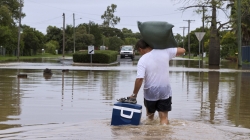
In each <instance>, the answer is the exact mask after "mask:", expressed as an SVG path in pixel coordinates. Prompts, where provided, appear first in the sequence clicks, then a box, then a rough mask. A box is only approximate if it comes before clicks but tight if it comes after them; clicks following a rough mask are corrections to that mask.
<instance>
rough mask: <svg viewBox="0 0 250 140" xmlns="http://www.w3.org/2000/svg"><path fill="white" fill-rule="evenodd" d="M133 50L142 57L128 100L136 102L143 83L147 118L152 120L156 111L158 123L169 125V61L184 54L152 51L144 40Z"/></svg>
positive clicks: (158, 50) (174, 51) (170, 94)
mask: <svg viewBox="0 0 250 140" xmlns="http://www.w3.org/2000/svg"><path fill="white" fill-rule="evenodd" d="M135 49H137V50H138V51H139V53H140V54H141V55H142V57H141V58H140V60H139V61H138V64H137V76H136V80H135V85H134V91H133V94H132V95H131V96H130V97H128V99H129V100H131V101H135V102H136V97H137V94H138V92H139V90H140V88H141V85H142V83H143V81H144V105H145V107H146V110H147V117H148V119H150V120H153V119H154V113H155V111H158V113H159V118H160V123H161V124H169V120H168V112H169V111H171V108H172V107H171V104H172V90H171V86H170V82H169V61H170V60H171V59H172V58H174V57H175V56H178V55H182V54H184V53H185V52H186V50H185V49H184V48H180V47H177V48H167V49H153V48H152V47H150V46H149V45H148V44H147V43H146V42H145V41H144V40H142V39H141V40H139V41H138V42H137V43H136V45H135Z"/></svg>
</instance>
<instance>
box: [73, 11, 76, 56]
mask: <svg viewBox="0 0 250 140" xmlns="http://www.w3.org/2000/svg"><path fill="white" fill-rule="evenodd" d="M73 26H74V27H73V28H74V29H73V30H74V53H75V51H76V49H75V48H76V35H75V33H76V31H75V13H73Z"/></svg>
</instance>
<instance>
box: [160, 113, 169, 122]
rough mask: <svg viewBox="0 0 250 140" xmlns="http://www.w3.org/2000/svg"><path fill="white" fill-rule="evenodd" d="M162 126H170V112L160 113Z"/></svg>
mask: <svg viewBox="0 0 250 140" xmlns="http://www.w3.org/2000/svg"><path fill="white" fill-rule="evenodd" d="M159 118H160V124H169V120H168V111H165V112H162V111H159Z"/></svg>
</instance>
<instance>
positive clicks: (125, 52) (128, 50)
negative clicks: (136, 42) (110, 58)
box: [120, 45, 135, 60]
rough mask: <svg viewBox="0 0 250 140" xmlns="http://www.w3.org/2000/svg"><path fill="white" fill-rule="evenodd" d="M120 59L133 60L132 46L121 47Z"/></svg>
mask: <svg viewBox="0 0 250 140" xmlns="http://www.w3.org/2000/svg"><path fill="white" fill-rule="evenodd" d="M120 57H121V58H125V57H130V58H131V59H132V60H133V59H134V57H135V51H134V47H133V46H132V45H124V46H121V51H120Z"/></svg>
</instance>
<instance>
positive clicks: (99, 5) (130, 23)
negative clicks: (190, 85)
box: [22, 0, 226, 35]
mask: <svg viewBox="0 0 250 140" xmlns="http://www.w3.org/2000/svg"><path fill="white" fill-rule="evenodd" d="M176 1H178V0H24V8H23V12H24V13H25V14H26V17H25V18H23V19H22V24H26V25H29V26H30V27H32V28H36V29H37V30H39V31H41V32H43V33H44V34H46V28H47V27H48V26H49V25H52V26H57V27H59V28H61V27H63V17H62V14H63V13H65V24H66V25H73V13H74V14H75V24H76V26H77V25H78V24H81V23H88V22H89V21H93V22H95V23H98V24H102V22H103V20H102V19H101V15H102V14H103V13H104V11H106V9H107V6H110V5H111V4H116V5H117V9H116V12H115V13H114V14H115V16H118V17H120V18H121V21H120V23H118V24H117V25H116V26H115V28H118V29H122V28H128V29H131V30H132V31H133V32H134V33H135V32H139V30H138V27H137V21H141V22H145V21H166V22H169V23H171V24H173V25H174V28H173V33H174V34H177V33H179V34H181V35H182V34H183V28H180V27H188V22H187V21H185V20H194V21H192V22H191V24H190V31H192V30H194V29H196V28H198V27H201V26H202V21H201V18H202V15H197V14H196V13H194V12H193V10H194V9H190V10H186V11H185V12H184V13H183V12H181V11H179V10H178V8H180V7H183V6H185V5H184V3H177V2H176ZM218 14H219V19H220V20H222V21H226V16H225V15H224V13H223V12H218ZM187 32H188V30H187V29H186V30H185V34H187Z"/></svg>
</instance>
